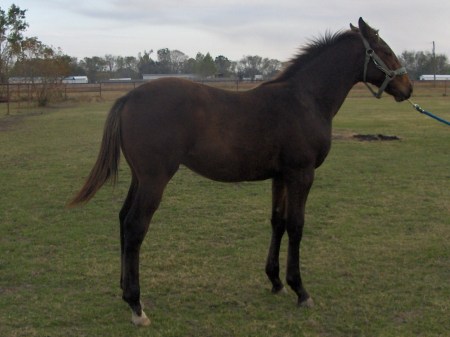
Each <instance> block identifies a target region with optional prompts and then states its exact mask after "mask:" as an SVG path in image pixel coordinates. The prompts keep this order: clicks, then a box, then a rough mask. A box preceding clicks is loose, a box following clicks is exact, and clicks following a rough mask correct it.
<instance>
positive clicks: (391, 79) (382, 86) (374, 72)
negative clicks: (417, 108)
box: [350, 18, 412, 102]
mask: <svg viewBox="0 0 450 337" xmlns="http://www.w3.org/2000/svg"><path fill="white" fill-rule="evenodd" d="M358 26H359V28H357V27H355V26H353V25H350V27H351V29H352V30H353V31H354V32H358V33H359V34H360V35H361V40H362V42H363V44H364V47H365V48H366V51H365V62H364V73H363V81H364V83H366V85H367V82H369V83H372V84H374V85H376V86H377V87H379V91H378V92H375V91H373V90H372V88H371V87H370V86H368V87H369V89H370V91H372V93H373V94H374V96H375V97H377V98H380V97H381V94H382V93H383V91H386V92H387V93H388V94H390V95H392V96H394V98H395V100H396V101H398V102H401V101H403V100H405V99H408V98H409V97H410V96H411V93H412V83H411V80H410V79H409V76H408V75H407V74H406V70H405V68H403V67H402V65H401V64H400V62H399V60H398V58H397V56H395V54H394V52H393V51H392V49H391V48H390V47H389V46H388V45H387V43H386V42H384V41H383V39H381V38H380V37H379V35H378V31H377V30H375V29H373V28H371V27H370V26H369V25H368V24H367V23H365V22H364V20H363V19H362V18H360V19H359V22H358Z"/></svg>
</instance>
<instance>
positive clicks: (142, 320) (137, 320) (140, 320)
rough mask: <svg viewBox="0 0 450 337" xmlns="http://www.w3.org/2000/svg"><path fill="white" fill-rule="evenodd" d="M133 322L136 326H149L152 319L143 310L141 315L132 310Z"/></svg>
mask: <svg viewBox="0 0 450 337" xmlns="http://www.w3.org/2000/svg"><path fill="white" fill-rule="evenodd" d="M131 322H133V324H134V325H136V326H149V325H150V319H149V318H148V317H147V315H146V314H145V312H144V311H143V310H142V314H141V316H138V315H136V314H135V313H134V311H132V312H131Z"/></svg>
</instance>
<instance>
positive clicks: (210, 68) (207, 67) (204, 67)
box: [195, 53, 217, 78]
mask: <svg viewBox="0 0 450 337" xmlns="http://www.w3.org/2000/svg"><path fill="white" fill-rule="evenodd" d="M216 71H217V70H216V65H215V64H214V60H213V58H212V57H211V55H210V54H209V53H207V54H206V55H203V54H202V53H197V56H196V57H195V73H196V74H197V75H199V76H200V77H202V78H207V77H210V76H212V75H214V74H215V73H216Z"/></svg>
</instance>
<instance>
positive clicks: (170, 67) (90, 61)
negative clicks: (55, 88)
mask: <svg viewBox="0 0 450 337" xmlns="http://www.w3.org/2000/svg"><path fill="white" fill-rule="evenodd" d="M70 67H71V70H70V71H71V75H85V76H88V78H89V80H90V81H92V82H100V81H105V80H108V79H111V78H130V79H142V76H143V75H144V74H195V75H196V76H197V77H199V78H211V77H220V78H239V79H243V78H249V79H252V80H253V79H255V76H257V75H261V77H262V78H264V79H268V78H271V77H273V76H274V75H275V74H276V73H277V72H278V71H280V69H281V68H282V63H281V62H280V61H278V60H275V59H268V58H262V57H260V56H244V57H243V58H242V59H241V60H239V61H237V62H236V61H231V60H229V59H228V58H227V57H225V56H223V55H220V56H217V57H215V58H213V57H212V56H211V54H210V53H206V54H202V53H200V52H199V53H197V55H196V56H195V58H192V57H189V56H188V55H186V54H184V53H183V52H182V51H179V50H170V49H168V48H163V49H159V50H158V51H157V52H156V53H154V52H153V50H150V51H144V52H142V53H139V54H138V56H137V57H134V56H127V57H123V56H114V55H105V56H103V57H101V56H94V57H85V58H84V59H82V60H79V61H78V60H77V59H72V61H71V64H70Z"/></svg>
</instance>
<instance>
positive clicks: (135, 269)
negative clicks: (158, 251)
mask: <svg viewBox="0 0 450 337" xmlns="http://www.w3.org/2000/svg"><path fill="white" fill-rule="evenodd" d="M171 176H172V175H170V176H168V175H166V174H154V175H146V176H145V177H144V178H141V177H140V178H139V182H138V183H137V185H136V189H135V190H133V192H131V194H132V196H131V197H130V200H131V199H132V200H133V201H132V202H131V207H130V209H129V210H128V212H127V215H126V217H125V219H124V221H123V226H122V240H123V258H122V263H123V268H122V282H121V284H122V289H123V299H124V300H125V301H126V302H127V303H128V304H129V306H130V308H131V310H132V322H133V323H134V324H136V325H149V324H150V320H149V319H148V318H147V316H146V315H145V313H144V311H143V310H142V305H141V302H140V286H139V251H140V247H141V244H142V242H143V240H144V237H145V235H146V233H147V230H148V227H149V224H150V221H151V218H152V216H153V214H154V212H155V211H156V209H157V208H158V206H159V203H160V201H161V197H162V194H163V191H164V188H165V186H166V184H167V182H168V181H169V179H170V178H171ZM127 201H129V200H128V198H127Z"/></svg>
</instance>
